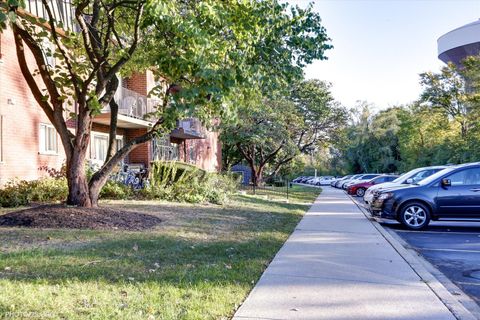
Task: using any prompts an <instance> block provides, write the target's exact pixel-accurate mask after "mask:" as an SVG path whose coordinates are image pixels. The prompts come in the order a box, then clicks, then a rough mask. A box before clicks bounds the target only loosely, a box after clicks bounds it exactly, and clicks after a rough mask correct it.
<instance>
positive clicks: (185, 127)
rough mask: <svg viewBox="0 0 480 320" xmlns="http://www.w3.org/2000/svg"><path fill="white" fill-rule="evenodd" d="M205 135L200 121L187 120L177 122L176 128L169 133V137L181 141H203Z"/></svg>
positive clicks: (194, 119)
mask: <svg viewBox="0 0 480 320" xmlns="http://www.w3.org/2000/svg"><path fill="white" fill-rule="evenodd" d="M205 133H206V132H205V128H204V127H203V125H202V123H201V122H200V120H198V119H196V118H187V119H183V120H179V121H177V128H175V129H174V130H173V131H172V132H171V133H170V137H172V138H176V139H181V140H185V139H205Z"/></svg>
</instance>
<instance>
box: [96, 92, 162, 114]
mask: <svg viewBox="0 0 480 320" xmlns="http://www.w3.org/2000/svg"><path fill="white" fill-rule="evenodd" d="M115 101H116V102H117V104H118V113H119V114H123V115H125V116H129V117H132V118H136V119H142V120H148V121H154V116H153V115H152V113H153V112H155V111H156V107H157V106H158V105H159V104H160V103H161V101H160V100H158V99H152V98H147V97H146V96H144V95H141V94H139V93H136V92H135V91H132V90H129V89H127V88H124V87H120V88H118V90H117V92H116V93H115ZM103 112H110V108H109V107H106V108H105V109H103Z"/></svg>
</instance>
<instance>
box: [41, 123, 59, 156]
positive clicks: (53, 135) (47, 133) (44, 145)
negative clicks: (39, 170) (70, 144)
mask: <svg viewBox="0 0 480 320" xmlns="http://www.w3.org/2000/svg"><path fill="white" fill-rule="evenodd" d="M39 141H40V153H47V154H57V153H58V145H57V131H56V130H55V128H54V127H53V126H52V125H51V124H44V123H41V124H40V139H39Z"/></svg>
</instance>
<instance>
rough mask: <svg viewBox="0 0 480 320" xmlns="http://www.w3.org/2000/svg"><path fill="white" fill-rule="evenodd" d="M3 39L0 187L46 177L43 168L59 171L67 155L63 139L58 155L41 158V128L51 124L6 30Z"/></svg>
mask: <svg viewBox="0 0 480 320" xmlns="http://www.w3.org/2000/svg"><path fill="white" fill-rule="evenodd" d="M0 37H1V46H0V48H1V51H2V52H1V61H2V62H0V86H1V90H0V115H2V116H3V128H2V140H3V141H2V142H3V162H2V163H1V164H0V184H4V183H5V182H7V181H8V180H10V179H13V178H20V179H36V178H38V177H41V176H46V175H47V173H46V172H45V171H44V170H41V168H42V167H49V168H57V169H59V168H60V167H61V165H62V163H63V162H64V159H65V155H64V152H63V147H62V145H61V142H60V138H59V137H58V139H57V142H58V151H59V152H58V155H43V154H39V130H40V129H39V125H40V123H47V124H48V123H50V122H49V121H48V119H47V117H46V116H45V114H44V112H43V110H42V109H41V108H40V107H39V106H38V105H37V103H36V101H35V99H34V98H33V95H32V94H31V92H30V89H29V87H28V85H27V83H26V82H25V80H24V78H23V75H22V73H21V71H20V67H19V65H18V62H17V57H16V50H15V44H14V39H13V34H12V32H11V30H10V29H7V30H5V31H4V32H3V33H2V34H1V36H0ZM25 48H26V46H25ZM26 51H27V62H28V65H29V66H30V68H31V69H32V71H33V68H35V67H34V66H35V62H34V60H33V57H32V56H31V55H30V54H29V52H28V49H27V50H26ZM40 81H41V80H39V82H40Z"/></svg>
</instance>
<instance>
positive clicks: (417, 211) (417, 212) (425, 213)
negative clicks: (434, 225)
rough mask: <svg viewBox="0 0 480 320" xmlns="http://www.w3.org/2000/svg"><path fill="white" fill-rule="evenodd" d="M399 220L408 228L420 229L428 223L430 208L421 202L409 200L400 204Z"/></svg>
mask: <svg viewBox="0 0 480 320" xmlns="http://www.w3.org/2000/svg"><path fill="white" fill-rule="evenodd" d="M399 220H400V222H401V223H402V224H403V225H404V226H405V227H407V228H408V229H410V230H422V229H424V228H426V227H427V226H428V224H429V223H430V209H429V208H428V207H427V206H426V205H425V204H423V203H421V202H416V201H415V202H409V203H407V204H405V205H403V206H402V208H401V210H400V214H399Z"/></svg>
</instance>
